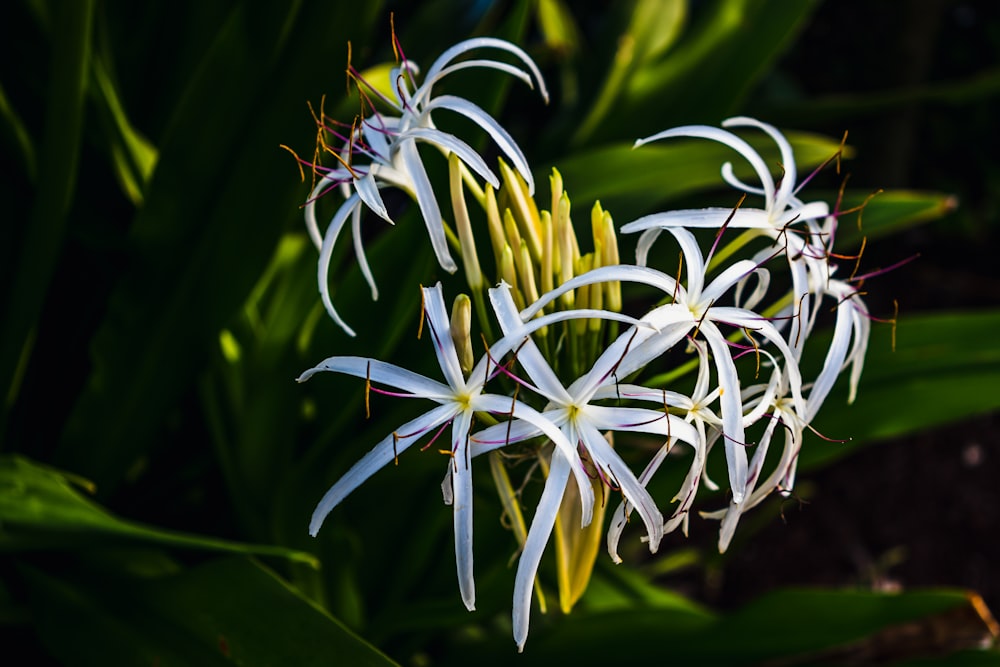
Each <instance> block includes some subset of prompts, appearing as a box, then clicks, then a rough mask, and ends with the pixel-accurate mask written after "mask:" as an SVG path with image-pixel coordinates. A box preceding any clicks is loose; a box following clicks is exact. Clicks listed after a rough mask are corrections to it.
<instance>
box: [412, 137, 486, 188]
mask: <svg viewBox="0 0 1000 667" xmlns="http://www.w3.org/2000/svg"><path fill="white" fill-rule="evenodd" d="M416 139H419V140H420V141H423V142H426V143H429V144H433V145H435V146H437V147H438V148H439V149H441V150H443V152H444V153H446V154H447V153H448V152H452V153H454V154H455V155H457V156H458V157H459V159H461V160H462V162H464V163H465V164H467V165H468V166H469V168H470V169H472V171H474V172H476V173H477V174H479V177H480V178H482V179H483V180H484V181H486V182H487V183H489V184H490V185H492V186H493V187H494V188H497V189H499V188H500V180H499V179H498V178H497V176H496V174H494V173H493V171H492V170H491V169H490V168H489V166H487V164H486V161H485V160H483V158H482V157H481V156H480V155H479V153H477V152H476V151H474V150H473V149H472V147H471V146H469V144H467V143H465V142H464V141H462V140H461V139H459V138H458V137H456V136H455V135H453V134H448V133H447V132H442V131H441V130H436V129H434V128H430V127H417V128H414V129H412V130H409V131H408V132H407V133H406V141H403V142H400V143H401V144H405V143H409V142H410V140H416Z"/></svg>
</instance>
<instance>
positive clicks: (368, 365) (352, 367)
mask: <svg viewBox="0 0 1000 667" xmlns="http://www.w3.org/2000/svg"><path fill="white" fill-rule="evenodd" d="M321 371H332V372H334V373H343V374H344V375H353V376H354V377H359V378H366V379H370V380H371V381H372V382H377V383H378V384H384V385H388V386H390V387H396V388H397V389H399V390H401V391H404V392H407V393H409V394H413V395H414V396H419V397H421V398H427V399H430V400H432V401H438V402H443V401H452V400H453V399H454V392H453V391H452V390H451V388H450V387H448V385H445V384H442V383H440V382H437V381H435V380H431V379H430V378H426V377H424V376H423V375H418V374H417V373H414V372H413V371H408V370H406V369H405V368H400V367H399V366H396V365H394V364H389V363H386V362H384V361H379V360H378V359H368V358H367V357H329V358H328V359H324V360H323V361H321V362H320V363H318V364H316V366H314V367H313V368H310V369H309V370H307V371H306V372H305V373H303V374H302V375H300V376H299V377H298V380H297V381H298V382H305V381H306V380H308V379H309V378H311V377H312V376H313V375H315V374H316V373H319V372H321Z"/></svg>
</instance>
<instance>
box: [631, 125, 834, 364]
mask: <svg viewBox="0 0 1000 667" xmlns="http://www.w3.org/2000/svg"><path fill="white" fill-rule="evenodd" d="M722 125H723V127H753V128H757V129H759V130H762V131H763V132H764V133H766V134H767V135H768V136H769V137H770V138H771V139H772V140H773V141H774V142H775V144H777V146H778V150H779V152H780V154H781V166H782V169H783V175H782V178H781V181H780V183H777V184H776V183H775V180H774V177H773V176H772V175H771V171H770V169H768V167H767V163H766V162H765V161H764V159H763V158H762V157H761V155H760V154H759V153H758V152H757V151H756V150H754V149H753V147H751V146H750V145H749V144H748V143H747V142H746V141H744V140H743V139H741V138H740V137H738V136H737V135H735V134H733V133H732V132H729V131H727V130H723V129H719V128H715V127H710V126H707V125H688V126H684V127H678V128H674V129H670V130H665V131H663V132H659V133H657V134H654V135H652V136H650V137H646V138H644V139H639V140H637V141H636V142H635V146H636V147H638V146H642V145H644V144H647V143H650V142H653V141H658V140H660V139H669V138H674V137H693V138H703V139H710V140H713V141H717V142H719V143H721V144H724V145H726V146H729V147H730V148H732V149H733V150H735V151H736V152H738V153H739V154H740V155H741V156H743V157H744V158H745V159H746V161H747V162H749V163H750V166H751V167H752V168H753V170H754V172H755V173H756V174H757V178H758V179H759V180H760V187H757V186H753V185H750V184H747V183H744V182H743V181H741V180H739V179H738V178H737V177H736V175H735V173H734V171H733V165H732V163H731V162H726V163H725V164H723V166H722V177H723V179H724V180H725V181H726V182H727V183H728V184H730V185H732V186H734V187H735V188H737V189H738V190H741V191H743V192H745V193H748V194H754V195H760V196H763V198H764V208H763V209H755V208H749V207H742V206H740V207H738V208H736V209H726V208H706V209H690V210H679V211H667V212H663V213H654V214H652V215H647V216H645V217H642V218H639V219H638V220H635V221H633V222H630V223H629V224H627V225H625V226H623V227H622V229H621V231H622V233H626V234H629V233H635V232H641V236H640V237H639V243H638V249H637V253H636V254H637V260H638V262H639V263H640V264H642V265H645V264H646V256H647V254H648V252H649V249H650V248H651V246H652V245H653V242H654V241H655V240H656V238H657V237H658V236H659V234H660V232H661V231H662V230H663V229H666V228H669V227H683V228H687V229H692V228H712V229H720V228H722V227H724V226H725V227H727V228H732V229H750V230H758V231H759V232H760V233H761V234H764V235H767V236H769V237H771V238H773V239H775V241H781V242H782V243H783V244H784V245H785V254H786V256H787V258H788V264H789V269H790V270H791V274H792V289H793V293H794V294H795V295H796V297H797V298H801V299H802V303H801V311H802V312H806V313H808V312H810V308H809V305H810V304H809V297H808V294H809V289H808V284H809V282H810V275H809V274H812V276H813V280H817V279H818V280H823V279H825V277H826V276H827V273H828V268H827V258H828V256H829V252H828V249H827V248H826V245H825V243H824V239H825V232H824V227H823V225H822V224H820V223H819V222H818V221H826V220H828V219H829V218H830V217H831V216H830V207H829V205H828V204H827V203H826V202H821V201H817V202H809V203H805V202H803V201H801V200H800V199H798V197H797V196H796V195H797V193H798V189H799V188H801V184H800V185H799V188H797V187H796V180H795V177H796V167H795V155H794V152H793V150H792V146H791V144H790V143H789V142H788V139H786V138H785V136H784V135H782V134H781V132H779V131H778V130H777V129H776V128H775V127H773V126H772V125H768V124H767V123H762V122H760V121H758V120H755V119H753V118H746V117H736V118H730V119H728V120H726V121H724V122H723V123H722ZM796 223H802V225H803V226H804V227H805V228H804V229H802V230H793V229H791V226H792V225H793V224H796ZM770 254H771V253H770V251H768V250H764V251H762V252H761V254H760V255H759V256H758V258H757V259H758V260H760V259H764V258H767V257H768V256H769V255H770ZM804 340H805V336H802V335H798V336H797V337H796V338H795V340H794V341H792V343H793V344H792V347H793V348H795V349H796V353H799V352H800V351H801V345H802V343H803V342H804Z"/></svg>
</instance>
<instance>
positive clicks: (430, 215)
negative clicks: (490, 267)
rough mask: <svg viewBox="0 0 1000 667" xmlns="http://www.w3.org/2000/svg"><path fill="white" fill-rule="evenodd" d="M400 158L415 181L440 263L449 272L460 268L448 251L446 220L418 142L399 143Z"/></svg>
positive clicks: (426, 223) (421, 208) (425, 221)
mask: <svg viewBox="0 0 1000 667" xmlns="http://www.w3.org/2000/svg"><path fill="white" fill-rule="evenodd" d="M398 151H399V158H400V161H401V162H402V164H403V167H404V169H405V170H406V173H407V175H408V176H409V177H410V179H411V180H412V181H413V189H414V191H415V194H416V198H417V205H418V206H420V213H421V215H423V218H424V224H425V225H426V226H427V235H428V236H429V237H430V239H431V247H433V248H434V254H435V255H436V256H437V260H438V264H440V265H441V268H442V269H444V270H445V271H447V272H449V273H454V272H455V271H457V270H458V265H457V264H455V260H453V259H452V258H451V253H449V252H448V240H447V238H446V237H445V233H444V221H443V220H442V218H441V209H440V207H438V203H437V198H435V196H434V188H433V187H431V182H430V179H429V178H428V177H427V171H426V170H425V169H424V165H423V163H422V162H421V161H420V154H419V153H418V152H417V147H416V144H414V143H413V141H402V142H400V143H399V144H398Z"/></svg>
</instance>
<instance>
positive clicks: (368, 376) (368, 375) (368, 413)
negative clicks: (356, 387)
mask: <svg viewBox="0 0 1000 667" xmlns="http://www.w3.org/2000/svg"><path fill="white" fill-rule="evenodd" d="M371 391H372V362H370V361H369V362H368V366H367V367H366V368H365V419H371V418H372V410H371V403H370V396H371Z"/></svg>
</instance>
